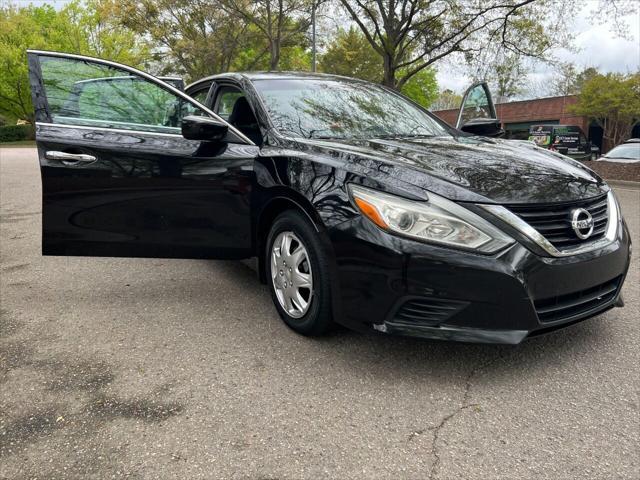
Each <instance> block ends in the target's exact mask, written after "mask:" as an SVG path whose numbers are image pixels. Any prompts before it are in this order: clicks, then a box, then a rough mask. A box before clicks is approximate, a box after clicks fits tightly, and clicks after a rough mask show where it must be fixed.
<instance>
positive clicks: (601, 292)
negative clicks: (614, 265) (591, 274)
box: [534, 277, 621, 323]
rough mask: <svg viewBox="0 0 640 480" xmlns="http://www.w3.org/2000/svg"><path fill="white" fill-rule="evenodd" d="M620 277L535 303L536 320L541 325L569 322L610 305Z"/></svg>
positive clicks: (618, 286) (616, 291) (618, 285)
mask: <svg viewBox="0 0 640 480" xmlns="http://www.w3.org/2000/svg"><path fill="white" fill-rule="evenodd" d="M620 279H621V277H617V278H614V279H613V280H609V281H608V282H606V283H603V284H601V285H597V286H595V287H592V288H588V289H586V290H581V291H579V292H575V293H570V294H568V295H560V296H558V297H552V298H547V299H544V300H537V301H535V302H534V303H535V307H536V311H537V312H538V318H539V319H540V321H541V322H543V323H550V322H558V321H569V320H573V319H575V318H579V317H581V316H583V315H586V314H588V313H591V312H593V311H594V310H597V309H598V308H601V307H603V306H605V305H607V304H608V303H610V302H611V301H612V300H613V299H614V298H615V297H616V294H617V293H618V289H619V288H620Z"/></svg>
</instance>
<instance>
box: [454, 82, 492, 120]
mask: <svg viewBox="0 0 640 480" xmlns="http://www.w3.org/2000/svg"><path fill="white" fill-rule="evenodd" d="M478 118H494V113H493V111H492V108H491V103H490V101H489V97H488V95H487V92H486V90H485V88H484V86H483V85H477V86H476V87H474V88H473V89H471V90H470V91H469V93H468V94H467V97H466V98H465V102H464V105H463V107H462V112H461V120H462V122H461V124H465V123H467V122H469V121H471V120H475V119H478Z"/></svg>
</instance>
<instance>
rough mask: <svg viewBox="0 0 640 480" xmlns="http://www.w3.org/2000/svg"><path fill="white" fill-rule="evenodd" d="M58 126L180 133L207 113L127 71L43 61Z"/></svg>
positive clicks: (83, 63)
mask: <svg viewBox="0 0 640 480" xmlns="http://www.w3.org/2000/svg"><path fill="white" fill-rule="evenodd" d="M40 68H41V70H42V77H43V82H44V87H45V92H46V96H47V101H48V104H49V110H50V113H51V116H52V119H53V122H54V123H64V124H70V125H89V126H101V127H113V128H123V129H130V130H142V131H156V132H166V133H180V124H181V121H182V118H183V117H184V116H186V115H193V114H196V115H204V112H203V111H201V110H200V109H199V108H197V107H196V106H195V105H193V104H192V103H191V102H188V101H186V100H184V99H182V98H181V97H179V96H177V95H175V94H174V93H173V92H171V91H169V90H165V89H164V88H163V87H161V86H159V85H157V84H156V83H154V82H152V81H149V80H147V79H145V78H143V77H138V76H135V75H131V74H130V73H129V72H127V71H126V70H121V69H119V68H115V67H111V66H108V65H102V64H99V63H93V62H90V61H84V60H76V59H66V58H57V57H40Z"/></svg>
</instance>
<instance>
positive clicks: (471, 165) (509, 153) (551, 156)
mask: <svg viewBox="0 0 640 480" xmlns="http://www.w3.org/2000/svg"><path fill="white" fill-rule="evenodd" d="M297 142H298V147H299V148H302V149H310V150H312V151H315V152H316V153H324V154H328V155H331V156H332V157H333V158H334V159H336V158H337V159H339V160H341V161H342V162H345V163H346V165H345V168H346V169H347V170H351V171H355V172H358V171H363V169H364V170H365V171H364V172H363V173H366V175H367V176H369V177H373V180H375V181H379V182H381V183H388V182H391V183H395V184H398V185H397V186H401V185H400V184H401V183H408V184H411V185H414V186H416V187H420V188H422V189H426V190H429V191H432V192H435V193H438V194H439V195H443V196H445V197H447V198H450V199H452V200H457V201H473V202H485V203H507V204H508V203H553V202H565V201H574V200H581V199H584V198H591V197H594V196H597V195H600V194H602V193H605V192H606V191H608V190H609V188H608V187H607V185H606V184H605V183H604V182H603V181H602V179H601V178H600V177H598V176H597V175H596V174H595V173H594V172H592V171H591V170H589V169H588V168H586V167H584V166H583V165H582V164H580V163H579V162H577V161H574V160H572V159H570V158H568V157H565V156H562V155H560V154H557V153H555V152H550V151H549V150H546V149H542V148H539V147H537V146H536V145H534V144H533V143H532V142H525V141H515V140H496V139H489V138H483V137H466V136H465V137H462V136H461V137H448V136H447V137H430V138H412V139H369V140H361V139H349V140H334V139H331V140H325V139H304V140H298V141H297Z"/></svg>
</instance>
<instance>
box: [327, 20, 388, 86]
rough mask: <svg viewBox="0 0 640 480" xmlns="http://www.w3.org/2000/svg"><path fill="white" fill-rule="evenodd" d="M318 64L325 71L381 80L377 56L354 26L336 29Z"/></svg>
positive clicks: (369, 79) (375, 80)
mask: <svg viewBox="0 0 640 480" xmlns="http://www.w3.org/2000/svg"><path fill="white" fill-rule="evenodd" d="M318 66H319V67H320V71H322V72H325V73H333V74H335V75H344V76H347V77H353V78H361V79H362V80H368V81H370V82H380V81H381V80H382V73H383V71H382V63H381V62H380V58H379V56H378V55H377V53H376V51H375V50H374V49H373V47H372V46H371V44H370V43H369V42H368V41H367V39H366V37H365V36H364V34H363V33H362V32H360V31H358V29H357V28H355V27H351V28H349V30H344V29H339V30H338V33H337V34H336V36H335V37H334V38H333V40H332V41H331V43H330V44H329V45H328V46H327V49H326V51H325V53H324V54H323V55H322V56H321V57H320V59H319V62H318Z"/></svg>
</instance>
